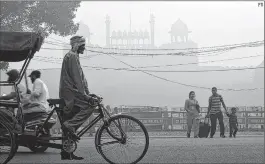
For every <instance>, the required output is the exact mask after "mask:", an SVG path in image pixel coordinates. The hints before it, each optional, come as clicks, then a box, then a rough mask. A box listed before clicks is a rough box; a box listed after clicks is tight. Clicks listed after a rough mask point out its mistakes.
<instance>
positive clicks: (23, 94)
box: [0, 69, 30, 113]
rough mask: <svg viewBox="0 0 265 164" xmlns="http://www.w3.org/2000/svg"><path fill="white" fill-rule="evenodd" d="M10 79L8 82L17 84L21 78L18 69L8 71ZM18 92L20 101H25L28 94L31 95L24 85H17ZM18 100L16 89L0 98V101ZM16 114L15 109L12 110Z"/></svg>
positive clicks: (13, 88)
mask: <svg viewBox="0 0 265 164" xmlns="http://www.w3.org/2000/svg"><path fill="white" fill-rule="evenodd" d="M6 74H7V76H8V79H7V81H8V82H9V83H12V82H15V81H16V80H17V79H18V78H19V71H18V70H17V69H12V70H10V71H8V72H7V73H6ZM17 88H18V92H19V95H20V99H21V100H22V101H23V99H25V97H26V94H27V93H30V90H27V89H26V87H25V86H24V85H23V84H18V85H17ZM12 99H13V100H16V99H17V92H16V90H15V87H12V91H11V92H10V93H9V94H7V95H4V96H0V100H12ZM11 111H12V112H13V113H14V109H12V110H11Z"/></svg>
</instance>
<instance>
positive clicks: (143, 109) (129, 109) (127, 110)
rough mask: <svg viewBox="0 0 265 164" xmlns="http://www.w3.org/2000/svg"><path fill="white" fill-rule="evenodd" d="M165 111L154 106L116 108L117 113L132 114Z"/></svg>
mask: <svg viewBox="0 0 265 164" xmlns="http://www.w3.org/2000/svg"><path fill="white" fill-rule="evenodd" d="M161 111H164V110H163V108H161V107H153V106H120V107H117V108H116V111H115V112H118V113H130V112H161Z"/></svg>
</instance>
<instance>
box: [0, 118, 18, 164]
mask: <svg viewBox="0 0 265 164" xmlns="http://www.w3.org/2000/svg"><path fill="white" fill-rule="evenodd" d="M0 130H1V135H3V136H0V137H1V140H0V141H1V143H0V145H1V147H2V146H10V149H9V150H8V152H6V153H3V152H2V148H0V150H1V152H0V163H2V164H6V163H8V162H9V161H10V160H11V159H12V158H13V157H14V155H15V151H14V149H15V138H14V133H12V131H11V129H10V128H9V126H8V125H7V124H5V123H4V122H2V121H0ZM8 136H9V137H8ZM7 138H9V139H7ZM5 141H7V142H10V143H7V145H5V144H3V143H2V142H5ZM5 154H6V155H5Z"/></svg>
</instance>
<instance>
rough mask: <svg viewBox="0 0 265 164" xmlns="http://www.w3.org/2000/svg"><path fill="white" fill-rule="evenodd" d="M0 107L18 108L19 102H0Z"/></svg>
mask: <svg viewBox="0 0 265 164" xmlns="http://www.w3.org/2000/svg"><path fill="white" fill-rule="evenodd" d="M0 106H2V107H11V108H18V102H17V101H14V100H0Z"/></svg>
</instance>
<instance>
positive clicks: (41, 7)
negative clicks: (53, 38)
mask: <svg viewBox="0 0 265 164" xmlns="http://www.w3.org/2000/svg"><path fill="white" fill-rule="evenodd" d="M80 3H81V1H1V2H0V20H1V21H0V30H1V31H38V30H41V31H43V32H44V35H45V36H46V37H47V36H48V35H49V34H52V33H53V34H57V35H60V36H68V35H73V34H75V33H76V31H77V30H78V27H79V24H77V23H74V21H73V19H74V18H75V16H76V11H77V9H78V7H79V6H80ZM5 68H8V64H6V63H3V62H1V63H0V69H5Z"/></svg>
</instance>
